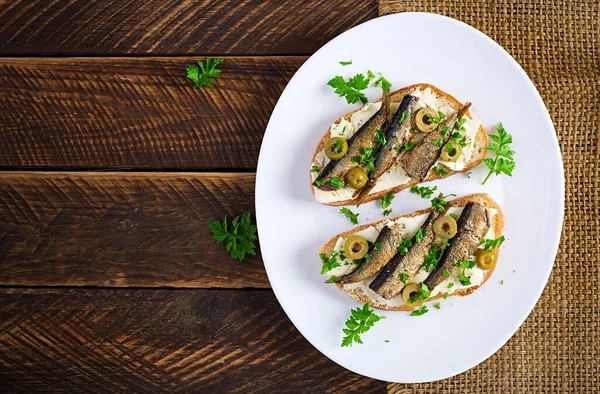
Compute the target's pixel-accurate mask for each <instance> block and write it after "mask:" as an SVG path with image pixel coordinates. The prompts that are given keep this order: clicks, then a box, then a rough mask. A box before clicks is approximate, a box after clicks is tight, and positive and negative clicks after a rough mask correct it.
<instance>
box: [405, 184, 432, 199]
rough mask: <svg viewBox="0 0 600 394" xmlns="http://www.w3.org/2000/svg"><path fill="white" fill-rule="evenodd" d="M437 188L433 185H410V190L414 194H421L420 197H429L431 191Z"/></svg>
mask: <svg viewBox="0 0 600 394" xmlns="http://www.w3.org/2000/svg"><path fill="white" fill-rule="evenodd" d="M436 190H437V186H434V187H430V186H421V187H419V186H417V185H412V186H411V187H410V192H411V193H414V194H418V195H419V196H421V198H431V196H432V195H433V192H434V191H436Z"/></svg>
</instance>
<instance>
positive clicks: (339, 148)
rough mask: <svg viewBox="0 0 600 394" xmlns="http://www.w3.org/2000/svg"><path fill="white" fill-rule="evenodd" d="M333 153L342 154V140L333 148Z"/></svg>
mask: <svg viewBox="0 0 600 394" xmlns="http://www.w3.org/2000/svg"><path fill="white" fill-rule="evenodd" d="M331 151H332V152H333V153H342V140H337V141H336V142H335V144H334V145H333V146H332V147H331Z"/></svg>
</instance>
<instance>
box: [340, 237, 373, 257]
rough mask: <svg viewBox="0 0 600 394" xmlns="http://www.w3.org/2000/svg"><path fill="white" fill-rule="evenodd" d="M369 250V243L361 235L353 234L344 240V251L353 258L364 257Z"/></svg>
mask: <svg viewBox="0 0 600 394" xmlns="http://www.w3.org/2000/svg"><path fill="white" fill-rule="evenodd" d="M368 251H369V244H368V243H367V240H366V239H364V238H363V237H361V236H360V235H353V236H351V237H349V238H348V239H346V242H344V253H345V254H346V256H347V257H349V258H351V259H352V260H358V259H362V258H363V257H365V255H366V254H367V252H368Z"/></svg>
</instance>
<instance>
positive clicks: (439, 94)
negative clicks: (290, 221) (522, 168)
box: [310, 83, 488, 206]
mask: <svg viewBox="0 0 600 394" xmlns="http://www.w3.org/2000/svg"><path fill="white" fill-rule="evenodd" d="M427 88H430V89H431V91H432V92H433V94H434V95H435V96H436V98H437V99H438V102H439V103H440V104H441V106H448V107H451V108H453V109H454V110H458V109H459V108H460V107H461V106H462V105H463V104H462V103H461V102H460V101H458V100H457V99H456V98H454V97H453V96H451V95H450V94H448V93H446V92H443V91H442V90H440V89H438V88H437V87H435V86H433V85H430V84H426V83H419V84H415V85H410V86H407V87H405V88H402V89H399V90H396V91H395V92H392V93H391V94H390V100H391V102H392V103H399V102H400V101H402V98H403V97H404V96H405V95H406V94H410V93H412V92H414V91H417V90H425V89H427ZM379 101H381V100H377V101H376V102H379ZM356 111H358V110H356ZM356 111H352V112H348V113H346V114H344V115H343V116H341V117H340V118H338V119H337V120H336V121H335V122H334V124H337V123H340V121H341V120H342V119H346V120H348V121H349V120H350V118H351V117H352V114H353V113H354V112H356ZM466 116H468V117H469V118H470V119H472V117H471V113H470V112H469V111H467V112H466ZM329 138H331V127H330V128H329V129H327V132H326V133H325V134H324V135H323V137H322V138H321V141H320V142H319V144H318V145H317V149H316V150H315V153H314V154H313V158H312V161H313V162H315V160H316V157H317V154H319V152H321V151H322V150H323V149H324V148H325V143H326V142H327V141H328V140H329ZM487 144H488V137H487V133H486V132H485V130H484V129H483V127H482V126H479V129H478V130H477V134H476V135H475V144H474V149H473V152H472V154H471V158H470V159H469V161H468V162H467V163H465V164H466V165H465V167H464V168H463V169H462V170H460V171H454V170H451V169H448V174H446V175H444V176H439V175H438V174H437V173H434V172H433V171H430V173H429V175H428V176H427V178H426V179H425V180H424V181H423V183H424V182H431V181H434V180H436V179H442V178H447V177H449V176H452V175H454V174H457V173H459V172H467V171H469V170H471V169H472V168H474V167H476V166H478V165H479V164H481V162H482V161H483V159H485V157H486V154H487V151H486V147H487ZM310 181H311V185H310V186H311V190H312V193H313V194H315V187H314V186H313V185H312V182H313V181H312V178H311V179H310ZM418 183H420V182H419V179H417V178H413V179H411V180H410V181H408V182H407V183H404V184H401V185H397V186H395V187H392V188H389V189H385V190H381V191H378V192H375V193H371V194H369V195H368V196H367V198H366V199H365V200H364V201H363V203H366V202H369V201H373V200H377V199H380V198H381V197H383V196H384V195H386V194H387V193H389V192H393V193H398V192H400V191H401V190H404V189H406V188H410V187H411V186H412V185H415V184H418ZM323 204H327V205H334V206H340V205H353V204H356V196H355V197H354V198H352V199H346V200H339V201H331V202H323Z"/></svg>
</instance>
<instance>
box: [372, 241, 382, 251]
mask: <svg viewBox="0 0 600 394" xmlns="http://www.w3.org/2000/svg"><path fill="white" fill-rule="evenodd" d="M379 249H381V242H375V243H374V244H373V250H379Z"/></svg>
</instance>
